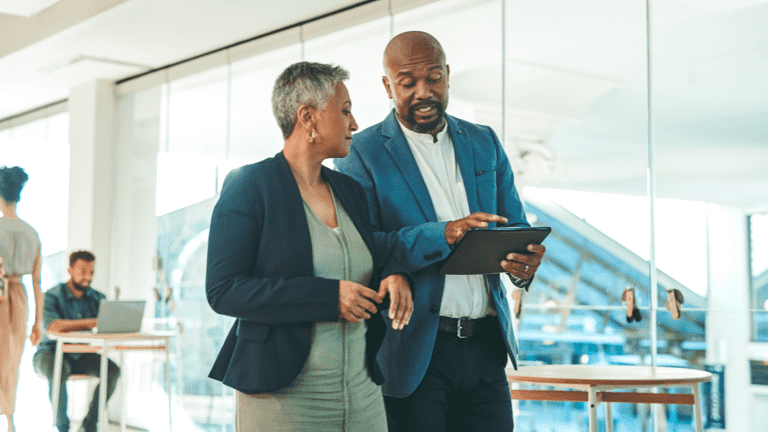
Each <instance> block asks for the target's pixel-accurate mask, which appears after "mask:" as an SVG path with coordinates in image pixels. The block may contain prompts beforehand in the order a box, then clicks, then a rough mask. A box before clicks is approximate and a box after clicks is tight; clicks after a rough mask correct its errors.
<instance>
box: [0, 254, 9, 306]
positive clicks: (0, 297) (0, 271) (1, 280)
mask: <svg viewBox="0 0 768 432" xmlns="http://www.w3.org/2000/svg"><path fill="white" fill-rule="evenodd" d="M0 284H2V286H0V303H2V302H3V301H4V300H5V294H6V293H7V292H8V278H6V277H5V269H4V268H3V257H0Z"/></svg>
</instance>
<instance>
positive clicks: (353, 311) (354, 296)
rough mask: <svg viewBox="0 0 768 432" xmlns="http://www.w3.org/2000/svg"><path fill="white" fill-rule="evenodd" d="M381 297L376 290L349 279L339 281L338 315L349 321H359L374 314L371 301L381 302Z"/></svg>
mask: <svg viewBox="0 0 768 432" xmlns="http://www.w3.org/2000/svg"><path fill="white" fill-rule="evenodd" d="M383 299H384V298H383V297H382V296H381V295H379V293H377V292H376V291H374V290H372V289H370V288H368V287H366V286H363V285H360V284H358V283H354V282H350V281H340V282H339V315H341V317H342V318H344V319H345V320H347V321H349V322H351V323H359V322H360V321H362V320H364V319H368V318H370V317H371V315H372V314H375V313H376V311H377V309H376V305H375V304H373V302H376V303H381V302H382V301H383Z"/></svg>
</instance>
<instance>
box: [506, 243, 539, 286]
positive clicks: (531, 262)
mask: <svg viewBox="0 0 768 432" xmlns="http://www.w3.org/2000/svg"><path fill="white" fill-rule="evenodd" d="M527 249H528V250H529V251H530V252H531V253H532V254H533V255H528V254H521V253H510V254H507V259H506V260H503V261H501V268H503V269H504V270H505V271H506V272H507V273H509V274H511V275H512V276H514V277H517V278H520V279H530V278H532V277H533V274H534V273H536V270H537V269H538V268H539V266H540V265H541V258H542V257H543V256H544V251H545V250H546V248H545V247H544V246H543V245H537V244H529V245H528V247H527Z"/></svg>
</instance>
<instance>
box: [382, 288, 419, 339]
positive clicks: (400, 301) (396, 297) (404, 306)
mask: <svg viewBox="0 0 768 432" xmlns="http://www.w3.org/2000/svg"><path fill="white" fill-rule="evenodd" d="M387 293H389V319H391V320H392V328H393V329H395V330H402V329H403V327H405V326H406V325H408V323H409V322H410V321H411V314H413V296H412V295H411V287H410V286H409V285H408V281H407V280H406V279H405V277H404V276H403V275H401V274H393V275H391V276H388V277H387V278H386V279H384V280H383V281H381V285H380V286H379V295H380V296H381V298H382V299H383V298H384V297H385V296H386V295H387Z"/></svg>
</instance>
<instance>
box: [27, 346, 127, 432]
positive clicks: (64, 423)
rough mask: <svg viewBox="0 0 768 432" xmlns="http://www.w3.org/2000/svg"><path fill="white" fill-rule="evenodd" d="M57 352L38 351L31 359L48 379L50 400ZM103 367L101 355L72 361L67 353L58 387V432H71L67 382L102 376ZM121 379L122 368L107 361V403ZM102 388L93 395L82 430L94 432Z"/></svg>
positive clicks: (82, 355) (83, 356)
mask: <svg viewBox="0 0 768 432" xmlns="http://www.w3.org/2000/svg"><path fill="white" fill-rule="evenodd" d="M54 355H55V353H54V351H53V350H47V351H38V352H37V353H35V356H34V358H33V360H32V362H33V364H34V366H35V371H37V373H39V374H41V375H43V376H45V377H46V378H48V398H49V399H51V395H52V392H53V363H54V358H55V357H54ZM100 368H101V356H100V355H99V354H80V355H79V356H76V357H75V358H73V356H71V355H69V354H64V358H63V360H62V364H61V385H60V386H59V408H58V412H57V413H56V427H57V428H58V429H59V432H69V417H67V386H66V382H67V379H68V378H69V377H70V375H90V376H94V377H98V376H99V371H100ZM119 377H120V368H119V367H118V366H117V364H116V363H115V362H113V361H112V360H108V361H107V400H109V398H110V397H111V396H112V393H114V392H115V387H116V386H117V379H118V378H119ZM99 387H101V384H99V385H97V386H96V390H95V391H94V392H93V399H91V404H90V407H89V408H88V414H86V416H85V418H84V419H83V427H84V428H85V430H86V431H95V430H96V424H97V422H98V420H99Z"/></svg>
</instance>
